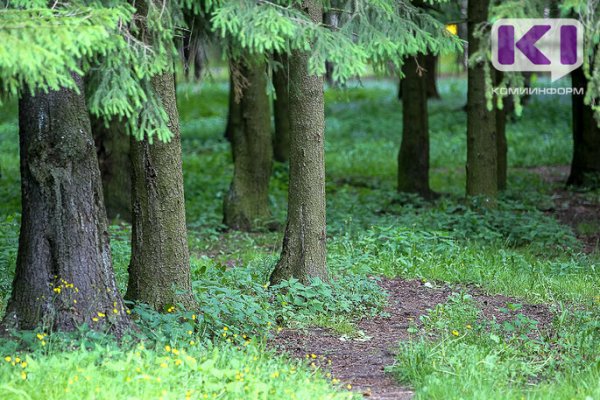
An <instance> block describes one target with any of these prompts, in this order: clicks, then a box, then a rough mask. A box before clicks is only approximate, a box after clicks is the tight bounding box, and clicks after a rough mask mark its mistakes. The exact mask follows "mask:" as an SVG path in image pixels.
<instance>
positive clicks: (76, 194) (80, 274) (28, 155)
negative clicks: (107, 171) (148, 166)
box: [3, 75, 130, 335]
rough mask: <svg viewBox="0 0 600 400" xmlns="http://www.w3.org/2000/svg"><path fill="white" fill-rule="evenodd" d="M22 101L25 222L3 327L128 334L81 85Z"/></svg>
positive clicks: (20, 126)
mask: <svg viewBox="0 0 600 400" xmlns="http://www.w3.org/2000/svg"><path fill="white" fill-rule="evenodd" d="M74 79H75V80H76V82H77V83H78V85H79V89H80V93H79V94H77V93H76V92H75V91H73V90H67V89H60V90H57V91H50V92H48V93H44V92H38V93H36V95H35V96H32V95H31V94H30V93H29V92H24V93H23V95H22V97H21V99H20V100H19V135H20V153H21V196H22V207H23V213H22V220H21V233H20V236H19V252H18V257H17V267H16V272H15V278H14V281H13V290H12V296H11V298H10V300H9V302H8V307H7V310H6V315H5V317H4V321H3V323H4V325H5V326H7V327H13V328H16V329H34V328H35V327H37V326H44V327H45V328H47V329H53V330H74V329H76V328H77V327H78V326H79V325H81V324H84V323H86V324H88V325H89V326H91V327H92V328H93V329H98V330H106V331H109V332H113V333H115V334H118V335H119V334H121V333H123V332H124V331H125V330H126V329H127V328H128V327H130V321H129V318H128V316H127V314H126V310H125V307H124V305H123V302H122V299H121V295H120V294H119V291H118V289H117V286H116V283H115V278H114V274H113V271H112V259H111V254H110V246H109V235H108V231H107V221H106V212H105V209H104V202H103V196H102V182H101V180H100V171H99V169H98V159H97V157H96V151H95V149H94V140H93V138H92V132H91V127H90V120H89V116H88V112H87V109H86V105H85V100H84V95H83V84H82V81H81V79H80V77H78V76H75V75H74Z"/></svg>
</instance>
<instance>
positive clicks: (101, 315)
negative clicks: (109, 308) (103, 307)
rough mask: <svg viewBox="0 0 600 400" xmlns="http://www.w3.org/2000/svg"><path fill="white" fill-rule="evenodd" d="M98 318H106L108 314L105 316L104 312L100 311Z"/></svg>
mask: <svg viewBox="0 0 600 400" xmlns="http://www.w3.org/2000/svg"><path fill="white" fill-rule="evenodd" d="M98 316H99V317H100V318H104V317H106V314H104V313H103V312H100V311H98Z"/></svg>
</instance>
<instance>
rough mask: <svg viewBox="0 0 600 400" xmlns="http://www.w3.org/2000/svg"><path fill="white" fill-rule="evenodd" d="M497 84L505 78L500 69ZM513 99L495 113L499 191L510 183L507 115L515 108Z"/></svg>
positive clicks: (507, 100)
mask: <svg viewBox="0 0 600 400" xmlns="http://www.w3.org/2000/svg"><path fill="white" fill-rule="evenodd" d="M494 74H495V78H496V79H495V82H496V85H497V86H498V85H500V83H502V80H503V78H504V74H503V73H502V72H500V71H495V72H494ZM513 104H514V103H513V101H512V99H511V98H510V97H508V98H506V99H505V100H504V104H503V105H502V107H501V108H497V109H496V110H495V111H494V113H495V115H496V152H497V157H498V158H497V164H496V169H497V174H498V191H504V190H506V186H507V184H508V182H507V180H508V143H507V141H506V115H507V113H509V112H510V111H511V110H512V109H513V108H514V106H513Z"/></svg>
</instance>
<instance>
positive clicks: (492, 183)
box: [467, 0, 498, 198]
mask: <svg viewBox="0 0 600 400" xmlns="http://www.w3.org/2000/svg"><path fill="white" fill-rule="evenodd" d="M488 7H489V0H477V1H475V0H470V1H469V5H468V14H469V24H468V25H469V48H470V49H471V52H475V51H477V49H479V45H480V44H479V43H480V40H479V38H477V37H475V35H474V30H475V27H476V26H477V25H478V24H480V23H481V22H485V21H487V18H488ZM468 85H469V87H468V90H467V195H469V196H477V195H482V196H487V197H490V198H494V197H496V195H497V193H498V173H497V170H498V165H497V164H498V156H497V149H496V147H497V142H496V116H495V113H494V111H493V110H492V111H490V110H488V108H487V101H486V97H485V91H486V87H485V72H484V65H483V64H482V63H478V64H476V65H473V66H472V67H471V68H469V77H468Z"/></svg>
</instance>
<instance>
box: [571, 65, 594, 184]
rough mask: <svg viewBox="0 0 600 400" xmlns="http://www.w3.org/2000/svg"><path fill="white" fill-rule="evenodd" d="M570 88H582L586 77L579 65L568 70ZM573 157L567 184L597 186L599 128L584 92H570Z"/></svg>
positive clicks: (584, 86) (585, 86) (584, 85)
mask: <svg viewBox="0 0 600 400" xmlns="http://www.w3.org/2000/svg"><path fill="white" fill-rule="evenodd" d="M571 79H572V83H573V87H574V88H578V89H584V90H585V89H586V88H587V79H586V77H585V75H584V73H583V70H582V69H581V68H578V69H576V70H575V71H573V72H571ZM572 110H573V158H572V161H571V173H570V175H569V179H568V180H567V185H572V186H581V187H590V188H597V187H599V186H600V128H599V127H598V121H597V120H596V119H595V118H594V110H592V108H591V107H590V106H588V105H586V104H585V103H584V96H582V95H576V94H573V96H572Z"/></svg>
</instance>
